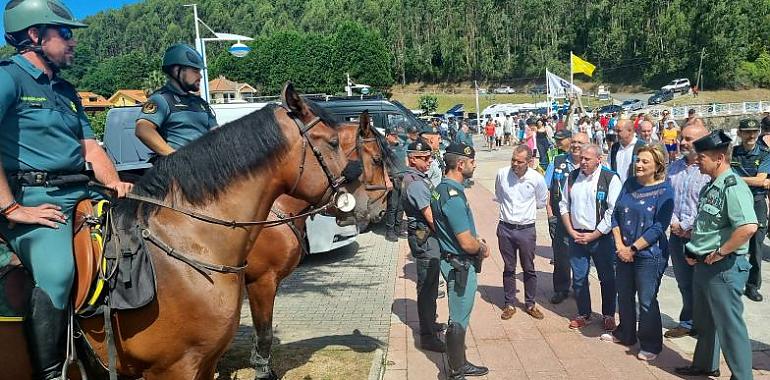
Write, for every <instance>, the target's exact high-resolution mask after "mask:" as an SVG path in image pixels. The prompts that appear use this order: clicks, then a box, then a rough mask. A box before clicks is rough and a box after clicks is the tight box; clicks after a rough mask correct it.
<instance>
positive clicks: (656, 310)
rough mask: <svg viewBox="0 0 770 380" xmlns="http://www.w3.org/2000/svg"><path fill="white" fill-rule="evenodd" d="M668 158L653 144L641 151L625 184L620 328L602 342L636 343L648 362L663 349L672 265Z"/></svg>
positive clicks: (618, 232)
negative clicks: (665, 283)
mask: <svg viewBox="0 0 770 380" xmlns="http://www.w3.org/2000/svg"><path fill="white" fill-rule="evenodd" d="M664 155H665V153H664V152H662V151H661V150H660V149H659V148H657V147H656V146H652V145H645V146H644V147H642V148H640V149H639V152H638V153H637V156H636V164H635V165H636V175H635V177H630V178H629V179H628V180H627V181H626V182H625V184H624V185H623V189H622V190H621V191H620V195H619V196H618V200H617V202H615V210H614V212H613V215H612V234H613V236H614V237H615V248H616V250H617V264H616V268H615V281H616V287H617V292H618V314H620V324H619V325H618V327H617V329H615V331H613V332H611V333H607V334H603V335H602V336H601V340H603V341H608V342H614V343H619V344H622V345H626V346H632V345H634V344H636V342H637V340H638V341H639V345H640V351H639V353H638V354H637V358H638V359H639V360H645V361H649V360H654V359H655V358H656V357H657V356H658V354H659V353H660V352H661V351H662V350H663V335H662V333H661V329H662V326H661V319H660V307H659V305H658V289H659V288H660V280H661V278H662V277H663V272H664V271H665V269H666V266H667V265H668V240H667V239H666V229H667V228H668V226H669V224H670V223H671V216H672V214H673V212H674V190H673V188H672V187H671V183H670V182H668V181H667V180H666V166H665V156H664ZM637 297H638V298H639V315H638V318H637V304H636V298H637ZM637 322H638V324H639V326H638V329H637Z"/></svg>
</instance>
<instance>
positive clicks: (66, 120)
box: [0, 55, 94, 173]
mask: <svg viewBox="0 0 770 380" xmlns="http://www.w3.org/2000/svg"><path fill="white" fill-rule="evenodd" d="M93 138H94V134H93V132H92V131H91V125H90V124H89V123H88V118H87V117H86V114H85V112H83V106H82V105H81V103H80V99H79V98H78V95H77V91H75V88H74V87H73V86H72V85H71V84H70V83H69V82H67V81H65V80H63V79H61V78H59V77H58V76H54V78H53V79H50V80H49V78H48V76H47V75H45V73H43V72H42V71H41V70H40V69H38V68H37V67H35V65H33V64H32V63H31V62H29V61H27V59H26V58H24V57H22V56H21V55H14V56H13V57H11V58H10V59H9V60H6V61H2V62H0V159H1V160H2V165H3V169H5V171H6V172H8V173H11V172H15V171H19V170H22V171H28V170H39V171H46V172H53V173H56V172H58V173H62V172H80V171H82V170H83V169H84V167H85V159H84V157H83V151H82V147H81V140H85V139H93Z"/></svg>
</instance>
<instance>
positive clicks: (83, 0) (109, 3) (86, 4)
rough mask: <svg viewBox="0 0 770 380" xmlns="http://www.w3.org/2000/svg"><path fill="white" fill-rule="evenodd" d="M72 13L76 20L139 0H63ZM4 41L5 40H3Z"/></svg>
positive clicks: (4, 0)
mask: <svg viewBox="0 0 770 380" xmlns="http://www.w3.org/2000/svg"><path fill="white" fill-rule="evenodd" d="M63 1H64V4H65V5H67V6H68V7H69V8H70V10H71V11H72V13H74V14H75V17H76V18H77V19H78V20H82V19H84V18H86V17H88V16H90V15H92V14H95V13H99V12H100V11H103V10H105V9H111V8H120V7H122V6H124V5H127V4H136V3H140V2H141V0H63ZM7 3H8V0H0V4H2V8H0V9H5V4H7ZM4 34H5V29H4V28H3V27H2V26H1V25H0V35H4ZM3 42H5V41H3ZM3 44H4V43H3Z"/></svg>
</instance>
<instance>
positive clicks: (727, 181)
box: [725, 175, 738, 187]
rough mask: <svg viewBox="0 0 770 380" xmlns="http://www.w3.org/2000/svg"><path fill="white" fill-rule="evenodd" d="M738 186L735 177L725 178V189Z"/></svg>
mask: <svg viewBox="0 0 770 380" xmlns="http://www.w3.org/2000/svg"><path fill="white" fill-rule="evenodd" d="M737 184H738V181H736V180H735V176H734V175H729V176H727V177H726V178H725V187H730V186H735V185H737Z"/></svg>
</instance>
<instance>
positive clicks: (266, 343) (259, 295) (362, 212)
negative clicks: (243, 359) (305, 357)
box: [245, 112, 393, 379]
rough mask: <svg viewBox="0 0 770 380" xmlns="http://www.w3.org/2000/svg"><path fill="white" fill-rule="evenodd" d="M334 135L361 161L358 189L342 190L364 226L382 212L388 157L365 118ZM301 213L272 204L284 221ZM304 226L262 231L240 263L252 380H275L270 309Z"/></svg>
mask: <svg viewBox="0 0 770 380" xmlns="http://www.w3.org/2000/svg"><path fill="white" fill-rule="evenodd" d="M338 132H339V137H340V147H341V148H342V150H343V151H344V152H346V155H347V156H348V159H350V160H361V162H362V164H363V168H364V170H363V173H362V174H361V177H360V178H359V184H358V186H357V187H355V186H356V184H355V183H354V184H351V186H348V188H351V187H353V189H354V190H353V191H354V192H353V195H354V196H355V197H356V203H357V206H356V212H355V217H356V219H357V220H358V223H357V224H358V225H359V227H361V226H365V225H366V224H368V222H369V221H376V220H379V217H380V215H381V214H382V212H383V211H384V210H385V207H386V199H387V193H388V191H389V190H390V182H389V180H388V175H387V173H386V170H387V166H388V165H389V164H390V163H392V160H393V157H392V155H391V153H390V151H389V150H388V149H387V145H386V142H384V139H383V138H382V136H380V135H379V134H378V133H377V132H376V131H375V130H374V128H372V126H371V124H370V117H369V114H368V113H366V112H364V113H363V114H362V115H361V116H360V118H359V123H358V124H354V123H348V124H341V125H340V127H339V128H338ZM307 207H308V203H307V202H305V201H302V200H298V199H296V198H292V197H290V196H281V197H280V198H278V200H276V202H275V203H274V204H273V209H274V210H275V211H277V212H278V213H279V214H287V215H295V214H298V213H300V212H302V210H304V209H305V208H307ZM276 209H277V210H276ZM305 220H306V218H301V219H297V220H295V222H294V227H292V226H289V225H281V226H277V227H272V228H266V229H264V230H263V231H262V233H261V234H260V235H259V237H258V238H257V241H256V242H255V243H254V246H253V247H252V249H251V251H250V252H249V256H248V257H247V259H246V261H247V263H248V266H247V268H246V276H245V280H246V291H247V292H248V297H249V306H250V307H251V318H252V321H253V322H254V329H255V332H256V339H255V342H254V347H253V348H252V353H251V359H250V361H251V365H252V366H253V367H254V369H255V371H256V379H277V376H276V375H275V373H274V372H273V371H272V365H271V358H270V352H271V349H272V344H273V305H274V302H275V296H276V292H277V290H278V286H279V285H280V283H281V281H282V280H283V279H284V278H286V277H287V276H289V275H290V274H291V273H292V272H293V271H294V269H295V268H296V267H297V265H298V264H299V262H300V260H301V258H302V255H303V247H302V245H303V243H304V242H303V241H302V240H303V239H304V237H302V236H298V233H297V232H296V231H304V230H305ZM293 228H294V229H293ZM268 252H269V253H270V254H267V253H268Z"/></svg>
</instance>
